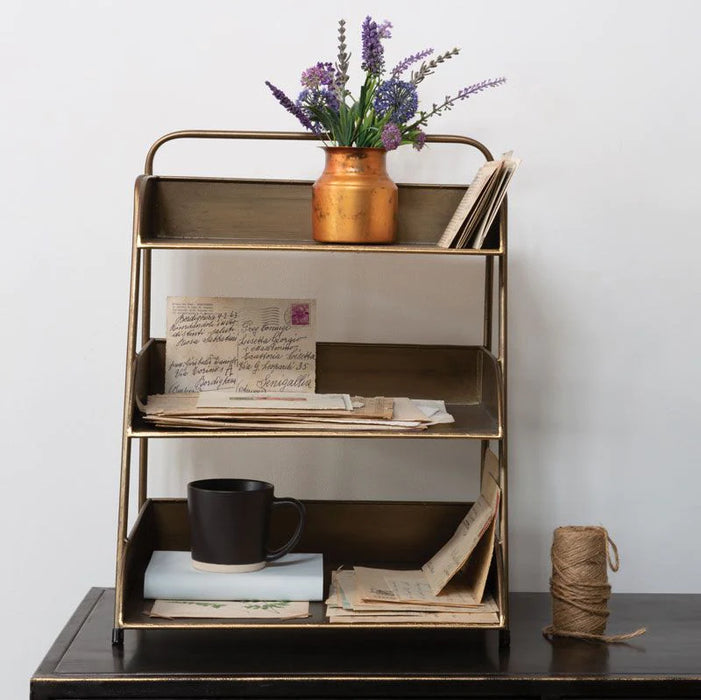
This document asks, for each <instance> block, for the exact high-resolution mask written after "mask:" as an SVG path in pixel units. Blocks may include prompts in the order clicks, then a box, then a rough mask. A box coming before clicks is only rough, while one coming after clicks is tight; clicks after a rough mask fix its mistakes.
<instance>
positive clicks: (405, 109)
mask: <svg viewBox="0 0 701 700" xmlns="http://www.w3.org/2000/svg"><path fill="white" fill-rule="evenodd" d="M373 106H374V108H375V112H376V113H377V114H378V116H380V117H382V118H385V117H386V118H387V119H388V120H389V121H392V122H395V123H396V124H406V122H408V121H409V120H410V119H411V118H412V117H413V116H414V115H415V114H416V110H417V108H418V106H419V96H418V94H417V92H416V87H415V86H414V85H412V84H411V83H406V82H404V81H403V80H397V79H396V78H392V79H391V80H385V82H383V83H382V84H381V85H380V86H379V87H378V88H377V92H376V93H375V101H374V104H373Z"/></svg>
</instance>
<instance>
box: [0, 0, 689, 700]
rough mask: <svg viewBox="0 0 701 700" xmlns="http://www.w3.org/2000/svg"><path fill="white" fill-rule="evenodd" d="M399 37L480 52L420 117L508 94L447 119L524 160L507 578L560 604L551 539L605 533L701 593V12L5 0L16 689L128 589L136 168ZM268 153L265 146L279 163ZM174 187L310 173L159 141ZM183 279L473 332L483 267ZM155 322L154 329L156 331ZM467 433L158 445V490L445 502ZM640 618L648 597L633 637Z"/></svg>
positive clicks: (6, 661)
mask: <svg viewBox="0 0 701 700" xmlns="http://www.w3.org/2000/svg"><path fill="white" fill-rule="evenodd" d="M367 13H371V14H373V16H375V17H376V18H378V19H383V18H388V19H391V20H393V22H394V24H395V29H394V37H393V39H392V40H391V41H390V42H388V45H387V46H388V48H387V52H388V61H389V62H390V63H392V62H393V61H396V60H399V59H400V58H402V57H404V56H405V55H407V54H409V53H413V52H414V51H416V50H418V49H420V48H423V47H425V46H435V48H436V49H438V50H441V49H443V50H445V49H448V48H451V47H452V46H454V45H458V46H460V47H462V50H463V52H462V54H461V56H459V57H458V58H457V59H455V60H453V61H451V62H449V63H448V64H446V65H445V66H444V67H443V68H441V70H440V71H439V72H438V73H437V74H436V75H435V76H433V77H432V78H430V79H429V80H427V81H426V82H425V83H424V84H423V85H422V96H423V100H424V101H425V102H428V103H430V102H431V101H433V100H435V99H439V98H441V97H442V96H443V95H444V94H446V93H449V92H453V91H455V90H457V89H458V88H460V87H463V86H464V85H467V84H469V83H472V82H475V81H477V80H481V79H483V78H486V77H492V76H496V75H499V74H505V75H507V76H508V79H509V82H508V84H507V86H506V87H504V88H500V89H499V90H494V91H491V92H489V93H486V94H483V95H481V96H479V97H477V98H475V99H474V100H470V101H469V102H467V103H462V104H460V105H459V106H458V107H456V108H455V110H454V111H452V112H450V113H449V114H448V115H446V116H445V117H443V118H442V119H441V120H436V121H435V122H434V123H433V128H432V129H431V131H433V132H443V133H464V134H468V135H472V136H475V137H477V138H479V139H480V140H482V141H484V142H485V143H486V144H487V145H489V146H490V147H491V148H492V149H493V150H494V151H495V152H501V151H503V150H506V149H508V148H515V149H516V151H517V152H518V154H519V155H521V156H522V157H523V159H524V166H523V169H522V171H521V172H520V173H519V174H518V176H517V178H516V180H515V181H514V184H513V189H512V195H511V201H510V206H511V211H510V220H511V241H510V242H511V248H510V285H511V288H510V334H511V335H510V339H511V345H510V349H511V355H510V360H511V364H510V371H511V374H510V387H509V389H510V406H509V418H510V425H511V474H512V476H511V483H510V486H511V504H510V505H511V508H510V515H511V542H512V545H511V554H512V560H511V574H512V588H513V589H514V590H533V589H536V590H546V588H547V579H548V575H549V546H550V542H551V536H552V530H553V528H554V527H555V526H557V525H561V524H577V523H578V524H583V523H584V524H587V523H591V524H603V525H605V526H606V527H607V528H608V529H609V531H610V532H611V534H612V536H613V537H614V539H615V540H616V542H617V543H618V545H619V547H620V550H621V555H622V568H621V571H620V573H619V574H617V575H615V576H614V577H613V579H612V582H613V585H614V589H615V590H618V591H645V592H701V564H700V563H699V557H698V544H697V542H698V540H697V532H698V529H699V525H701V512H700V508H699V500H698V497H697V492H698V490H699V487H701V477H699V472H698V470H697V467H698V465H699V458H698V447H699V442H698V420H699V417H700V411H699V380H700V379H701V373H700V370H699V362H698V357H699V350H700V349H701V348H700V339H701V338H700V334H699V328H698V308H699V277H698V273H697V270H696V267H697V260H698V256H699V254H701V242H699V235H698V234H699V224H698V222H699V219H700V217H701V206H700V205H699V199H698V189H699V177H698V168H697V165H698V160H699V155H701V152H700V148H699V146H700V138H701V137H700V136H699V134H700V131H699V129H698V128H697V126H698V115H699V107H700V106H701V105H700V102H699V97H698V91H697V89H696V84H697V83H698V78H699V67H700V59H701V52H700V50H699V44H698V36H697V27H698V25H699V21H701V6H700V5H699V4H698V3H694V2H692V1H689V2H679V1H678V2H669V3H666V4H665V5H664V8H663V6H662V5H661V4H659V3H657V2H649V1H648V2H640V1H637V2H634V1H633V0H630V1H626V2H621V1H618V2H616V1H611V0H606V1H604V0H601V1H596V2H591V1H590V2H560V1H558V0H538V1H532V2H528V3H522V2H500V3H478V2H474V1H473V0H467V1H462V2H459V3H458V2H433V3H430V4H429V5H426V6H425V7H423V8H421V9H419V8H413V9H411V10H408V8H407V5H406V3H404V2H398V1H396V2H394V1H393V2H379V1H378V2H374V3H358V2H350V1H346V2H335V3H328V2H327V3H322V2H300V1H299V0H298V1H297V2H294V3H287V2H281V1H272V2H270V1H269V2H266V3H235V2H223V1H220V2H214V1H211V2H202V3H188V2H183V1H178V2H165V1H158V2H147V3H144V2H135V1H132V0H122V2H107V1H104V0H103V1H99V2H98V1H93V2H88V1H87V0H82V1H78V0H74V1H72V2H63V3H51V2H47V1H41V2H39V1H34V2H20V1H19V0H10V1H6V2H5V3H3V9H2V15H3V16H2V22H0V65H2V66H3V70H2V72H3V79H2V84H3V88H2V93H1V97H0V99H2V109H1V110H0V131H1V133H2V138H1V139H0V144H1V146H0V148H1V149H2V150H1V153H0V163H1V170H0V178H1V180H2V182H1V187H0V197H1V200H2V208H1V210H0V217H1V219H0V220H1V221H2V233H3V235H2V245H3V254H2V256H0V260H1V265H2V275H1V276H0V279H1V281H2V296H1V298H0V303H1V304H2V318H3V321H4V323H3V328H4V333H3V336H4V337H3V343H2V350H1V352H2V360H3V363H2V366H3V376H4V379H5V390H4V392H3V401H2V415H1V417H0V418H1V420H0V425H2V431H3V440H2V469H1V470H0V484H1V486H2V493H3V506H2V509H0V517H1V518H2V528H3V530H2V531H3V543H4V546H3V553H2V559H3V575H2V577H1V579H0V580H1V583H0V586H1V590H2V600H3V601H4V603H3V613H2V619H3V635H2V639H1V641H0V648H1V652H0V659H2V665H3V666H6V669H5V668H4V669H3V671H4V673H3V677H4V684H3V685H4V690H5V691H6V692H5V695H6V696H7V697H22V696H23V694H24V693H26V692H27V682H28V677H29V676H30V675H31V672H32V671H33V669H34V668H35V666H36V665H37V663H38V662H39V660H40V658H41V657H42V655H43V654H44V653H45V651H46V650H47V648H48V646H49V644H50V643H51V641H52V640H53V638H54V636H55V635H56V634H57V632H58V631H59V629H60V628H61V626H62V625H63V624H64V622H65V621H66V619H67V616H68V615H69V613H70V612H71V611H72V610H73V609H74V607H75V605H76V604H77V603H78V602H79V600H80V599H81V598H82V596H83V595H84V593H85V592H86V591H87V589H88V588H89V587H90V586H110V585H112V582H113V566H114V549H115V525H116V504H117V486H118V469H119V442H120V420H121V402H122V382H123V371H124V350H125V331H126V320H127V318H126V313H127V291H128V270H129V255H130V236H131V207H132V182H133V179H134V177H135V176H136V175H137V174H138V173H139V172H140V170H141V169H142V167H143V157H144V155H145V152H146V150H147V148H148V146H149V145H150V144H151V142H152V141H153V140H155V138H157V137H158V136H159V135H161V134H163V133H165V132H168V131H171V130H175V129H181V128H222V129H228V128H231V129H280V130H284V129H290V130H295V129H296V128H297V127H296V124H295V122H294V120H293V119H292V117H290V116H289V115H287V114H286V113H284V112H283V110H282V109H281V108H279V107H278V106H277V104H276V103H275V102H274V101H273V99H272V98H271V96H270V95H269V94H268V92H267V90H266V88H265V87H264V85H263V81H264V80H266V79H270V80H272V81H273V82H274V83H276V84H279V85H280V86H282V87H284V88H285V89H287V90H288V91H289V92H291V93H293V94H294V93H295V91H296V87H295V86H296V85H297V79H298V74H299V72H300V71H301V70H302V69H303V68H305V67H307V66H308V65H310V64H312V63H313V62H315V61H316V60H319V59H322V58H323V59H327V60H332V58H333V56H334V54H335V26H336V21H337V19H338V18H339V17H342V16H343V17H345V18H346V19H347V20H348V26H349V36H350V48H351V50H352V51H353V54H354V56H353V59H352V63H353V65H354V66H355V68H356V69H357V67H358V64H359V56H360V48H359V39H358V34H359V31H358V29H359V25H360V22H361V21H362V18H363V17H364V15H365V14H367ZM261 156H262V157H261ZM475 165H476V162H473V161H471V160H470V159H469V158H465V157H463V156H461V155H460V154H456V153H455V152H454V150H453V151H450V150H449V149H446V147H444V146H434V147H432V148H431V149H430V151H429V152H424V153H421V154H415V153H413V152H412V151H411V149H406V152H400V153H396V154H393V155H392V156H391V160H390V171H391V174H392V175H393V176H394V178H395V179H396V180H400V181H401V180H409V179H413V180H418V181H421V180H424V181H469V179H470V177H471V175H472V173H473V171H474V167H475ZM156 167H157V170H159V171H160V172H168V173H177V174H187V173H219V172H224V173H226V174H231V175H246V176H269V177H308V178H314V177H315V176H316V175H317V174H318V172H319V171H320V167H321V155H320V153H319V152H318V151H317V150H316V149H314V148H312V147H310V146H309V145H308V144H289V145H287V146H285V147H279V146H271V145H266V146H264V147H262V151H256V150H255V149H253V147H251V146H249V145H238V146H236V145H233V144H228V145H226V146H219V147H213V146H207V145H205V144H196V145H195V146H194V147H186V146H185V145H175V144H173V145H170V146H167V147H165V148H164V150H163V155H162V156H159V158H158V160H157V163H156ZM157 261H160V264H161V267H160V268H159V270H162V272H159V275H158V277H157V279H156V282H155V292H154V298H155V300H156V306H157V307H160V305H161V303H162V302H159V298H160V299H161V300H163V298H164V297H165V295H166V294H168V293H177V294H191V293H204V294H231V295H259V296H276V295H280V296H285V295H287V294H289V295H290V296H305V295H309V296H316V297H317V298H318V299H319V305H320V306H319V309H320V320H321V324H322V330H321V334H322V336H323V338H324V339H326V340H343V339H349V340H358V341H362V340H378V341H383V340H386V341H391V340H399V341H408V342H470V340H471V339H472V338H473V337H474V336H471V335H470V334H469V333H467V332H466V331H465V330H464V329H462V328H459V327H455V324H454V323H453V321H452V319H453V318H454V317H455V315H456V313H458V314H461V313H466V314H469V313H472V312H473V311H474V308H475V306H478V305H479V301H478V300H476V299H475V298H474V297H475V294H477V293H478V292H479V288H478V287H477V288H476V287H475V286H474V285H470V284H467V283H465V281H464V270H465V268H464V266H463V265H462V263H464V262H465V261H455V260H449V261H433V260H431V261H427V260H423V259H421V258H415V259H412V260H410V261H406V260H398V259H397V260H395V259H382V260H377V259H374V258H373V259H368V258H367V257H365V256H364V257H359V256H350V257H344V256H338V255H334V256H324V257H323V260H322V259H321V256H318V257H317V256H313V255H312V256H305V255H303V254H300V255H298V256H296V257H295V258H294V263H295V265H297V264H298V266H299V267H294V268H293V266H292V265H291V261H290V260H289V259H286V258H283V257H281V256H279V255H270V256H261V255H258V254H255V253H246V254H245V255H241V256H240V258H237V257H232V256H228V257H226V259H225V260H224V261H222V260H220V259H216V260H213V259H212V258H211V256H204V255H200V256H197V257H196V259H195V264H194V267H192V268H191V269H190V271H186V270H185V268H184V265H183V259H182V256H180V257H179V256H178V255H175V254H174V255H172V256H168V255H164V256H162V257H161V258H158V259H157ZM162 316H163V314H162V312H160V311H159V309H158V308H157V313H156V317H155V319H154V325H155V332H156V333H158V334H162V332H163V324H162ZM463 455H464V452H463V451H462V447H460V446H457V445H438V444H430V445H429V444H427V443H424V442H421V443H420V444H419V443H414V442H411V441H410V442H402V443H401V444H394V443H392V444H391V445H387V444H385V443H380V442H374V441H346V442H344V443H342V444H340V445H335V446H334V445H331V444H330V443H326V442H323V441H322V442H321V443H319V442H315V443H313V444H310V441H302V442H294V443H283V444H281V443H280V442H277V443H272V444H271V443H269V442H266V441H264V440H252V441H249V442H246V443H245V445H244V446H243V448H240V447H239V445H236V444H233V443H224V442H217V444H216V446H215V447H214V448H211V446H210V449H203V448H202V447H201V445H196V444H194V443H189V444H188V443H184V444H180V445H176V444H174V443H169V444H168V445H165V446H163V445H159V447H158V448H157V449H156V448H154V462H155V467H154V471H153V474H152V484H151V486H152V488H153V489H154V490H156V491H158V492H159V493H163V494H177V493H182V485H183V484H184V483H185V481H187V479H188V478H189V477H191V476H192V475H194V474H198V475H199V474H204V473H213V472H217V473H241V474H253V475H262V476H264V477H265V478H270V479H273V480H274V481H275V483H276V484H277V487H278V489H277V490H278V492H279V493H283V492H285V493H288V494H290V495H296V496H310V497H312V496H317V497H318V496H328V497H337V498H345V497H370V498H390V497H393V496H394V495H396V494H399V495H400V496H401V497H407V498H411V497H415V498H450V497H451V496H452V494H453V493H454V492H455V490H456V489H457V488H466V489H468V488H472V487H473V486H474V479H471V478H470V476H469V475H466V474H465V473H464V469H461V466H462V464H461V463H462V459H463ZM643 622H644V611H641V623H643Z"/></svg>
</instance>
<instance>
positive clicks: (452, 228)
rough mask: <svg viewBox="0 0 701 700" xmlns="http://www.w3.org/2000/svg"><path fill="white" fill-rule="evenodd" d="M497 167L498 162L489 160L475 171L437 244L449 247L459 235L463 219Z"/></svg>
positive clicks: (474, 204) (473, 205)
mask: <svg viewBox="0 0 701 700" xmlns="http://www.w3.org/2000/svg"><path fill="white" fill-rule="evenodd" d="M498 168H499V162H498V161H494V160H490V161H487V162H486V163H485V164H484V165H483V166H482V167H481V168H480V169H479V170H478V171H477V174H476V175H475V177H474V179H473V180H472V182H471V183H470V186H469V187H468V188H467V191H466V192H465V194H464V195H463V198H462V200H460V204H458V207H457V209H456V210H455V213H454V214H453V216H452V218H451V219H450V221H449V222H448V225H447V226H446V227H445V231H444V232H443V235H442V236H441V237H440V240H439V241H438V245H439V246H440V247H441V248H450V247H451V245H452V244H453V243H454V242H455V239H456V238H457V237H458V236H459V234H460V231H461V230H462V228H463V226H464V224H465V220H466V219H467V217H468V216H469V215H470V213H471V212H472V211H473V207H475V206H476V204H477V202H478V200H479V198H480V195H482V194H483V192H484V190H485V189H486V188H487V186H488V185H489V183H490V182H491V181H492V179H493V177H494V175H495V173H496V171H497V170H498Z"/></svg>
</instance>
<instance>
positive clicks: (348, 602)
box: [326, 450, 500, 626]
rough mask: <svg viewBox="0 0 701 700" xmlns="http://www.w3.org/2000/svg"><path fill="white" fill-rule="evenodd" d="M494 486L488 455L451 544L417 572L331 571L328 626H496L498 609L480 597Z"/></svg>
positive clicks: (493, 526)
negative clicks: (476, 492)
mask: <svg viewBox="0 0 701 700" xmlns="http://www.w3.org/2000/svg"><path fill="white" fill-rule="evenodd" d="M498 484H499V462H498V460H497V458H496V456H495V455H494V453H492V452H491V451H490V450H487V452H486V455H485V465H484V473H483V477H482V492H481V494H480V497H479V499H478V500H477V501H476V502H475V503H474V504H473V506H472V508H471V509H470V511H469V512H468V514H467V515H466V516H465V518H464V519H463V521H462V522H461V523H460V525H459V526H458V528H457V530H456V531H455V534H454V535H453V536H452V537H451V538H450V540H449V541H448V542H447V543H446V544H445V545H444V546H443V547H441V549H440V550H439V551H438V552H437V553H436V554H435V555H434V556H433V557H432V558H431V559H430V560H429V561H428V562H426V564H424V565H423V566H422V567H421V569H416V570H413V571H398V570H390V569H372V568H367V567H360V566H356V567H354V568H353V569H347V570H346V569H342V570H339V571H335V572H334V573H333V576H332V581H331V588H330V591H329V597H328V599H327V601H326V614H327V616H328V618H329V621H330V622H332V623H341V624H362V623H373V624H374V623H382V622H385V623H387V624H395V623H410V624H411V623H414V624H421V623H429V624H430V623H439V622H440V623H441V624H445V623H449V624H451V623H456V624H460V623H464V624H465V625H470V626H478V625H490V624H496V623H498V622H499V610H498V606H497V603H496V601H495V600H494V598H493V597H492V596H490V595H489V594H487V593H486V592H485V589H486V584H487V578H488V574H489V568H490V564H491V561H492V556H493V553H494V541H495V533H496V532H497V524H498V523H497V514H498V512H499V498H500V489H499V485H498Z"/></svg>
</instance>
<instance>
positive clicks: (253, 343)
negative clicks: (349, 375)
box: [165, 297, 316, 393]
mask: <svg viewBox="0 0 701 700" xmlns="http://www.w3.org/2000/svg"><path fill="white" fill-rule="evenodd" d="M166 324H167V334H166V367H165V392H166V393H179V392H196V391H213V390H221V389H233V390H235V391H237V392H281V391H294V392H314V388H315V384H316V302H315V301H314V300H313V299H236V298H226V297H168V306H167V314H166Z"/></svg>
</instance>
